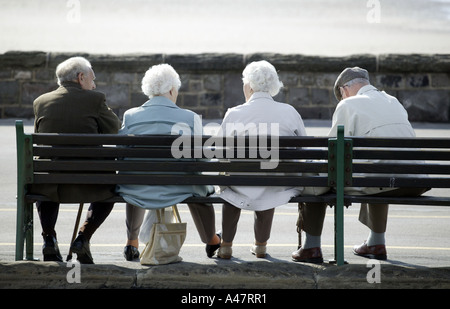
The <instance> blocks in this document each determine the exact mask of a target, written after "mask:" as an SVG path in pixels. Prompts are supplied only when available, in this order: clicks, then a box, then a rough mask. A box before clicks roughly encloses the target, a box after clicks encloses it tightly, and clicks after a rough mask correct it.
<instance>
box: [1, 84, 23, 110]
mask: <svg viewBox="0 0 450 309" xmlns="http://www.w3.org/2000/svg"><path fill="white" fill-rule="evenodd" d="M18 103H19V83H18V82H16V81H2V82H0V105H6V104H18Z"/></svg>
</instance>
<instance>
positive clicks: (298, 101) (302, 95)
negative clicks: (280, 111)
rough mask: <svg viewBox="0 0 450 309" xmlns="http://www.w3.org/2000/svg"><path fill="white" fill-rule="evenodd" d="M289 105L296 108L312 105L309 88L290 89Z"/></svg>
mask: <svg viewBox="0 0 450 309" xmlns="http://www.w3.org/2000/svg"><path fill="white" fill-rule="evenodd" d="M289 103H290V104H291V105H293V106H294V107H301V106H308V105H310V104H311V97H310V94H309V89H308V88H303V87H302V88H291V89H289Z"/></svg>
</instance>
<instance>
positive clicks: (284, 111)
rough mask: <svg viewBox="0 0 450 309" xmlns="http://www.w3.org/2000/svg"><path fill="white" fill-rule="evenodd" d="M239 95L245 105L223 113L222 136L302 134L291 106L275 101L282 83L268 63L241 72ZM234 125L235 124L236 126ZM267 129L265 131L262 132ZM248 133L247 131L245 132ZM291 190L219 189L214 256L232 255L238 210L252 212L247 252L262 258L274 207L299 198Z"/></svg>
mask: <svg viewBox="0 0 450 309" xmlns="http://www.w3.org/2000/svg"><path fill="white" fill-rule="evenodd" d="M242 75H243V79H242V80H243V92H244V96H245V100H246V102H245V103H244V104H242V105H239V106H236V107H233V108H231V109H229V110H228V111H227V113H226V114H225V117H224V119H223V121H222V125H221V132H222V134H224V135H225V136H233V135H237V136H245V135H257V134H261V133H263V134H266V135H271V136H303V135H306V131H305V127H304V124H303V120H302V117H301V116H300V114H299V113H298V112H297V111H296V110H295V108H293V107H292V106H291V105H289V104H286V103H280V102H276V101H275V100H274V99H273V97H274V96H275V95H277V94H278V92H279V91H280V88H281V87H282V86H283V83H282V82H281V81H280V80H279V77H278V74H277V72H276V70H275V68H274V66H273V65H272V64H270V63H269V62H267V61H264V60H263V61H257V62H252V63H250V64H249V65H247V67H246V68H245V69H244V71H243V74H242ZM237 124H238V125H237ZM266 128H267V129H268V130H267V131H265V132H262V130H265V129H266ZM249 129H250V130H251V132H249V131H248V130H249ZM300 193H301V188H295V187H279V186H275V187H256V186H232V187H222V188H221V193H220V194H221V195H220V196H221V197H222V198H223V199H224V200H225V201H227V203H225V204H224V205H223V208H222V233H223V234H222V244H221V247H220V248H219V252H218V253H217V255H218V257H220V258H224V259H229V258H231V256H232V242H233V239H234V237H235V234H236V228H237V224H238V221H239V217H240V213H241V210H242V209H244V210H253V211H255V218H254V232H255V244H254V245H253V246H252V248H251V252H252V253H253V254H255V255H256V257H260V258H261V257H265V256H266V244H267V240H268V239H269V237H270V231H271V227H272V220H273V215H274V210H275V207H277V206H280V205H283V204H286V203H287V202H288V201H289V200H290V199H291V197H293V196H296V195H299V194H300Z"/></svg>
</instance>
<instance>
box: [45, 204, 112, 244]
mask: <svg viewBox="0 0 450 309" xmlns="http://www.w3.org/2000/svg"><path fill="white" fill-rule="evenodd" d="M36 207H37V210H38V214H39V219H40V221H41V226H42V236H46V235H52V236H54V237H55V238H56V231H55V225H56V221H57V220H58V213H59V203H56V202H40V201H38V202H36ZM113 207H114V203H99V202H94V203H91V205H90V206H89V210H88V213H87V215H86V220H85V221H84V223H83V225H82V226H81V228H80V231H79V233H82V234H83V235H84V236H85V237H86V239H87V240H90V239H91V237H92V235H93V234H94V232H95V231H96V230H97V229H98V228H99V226H100V225H101V224H102V223H103V221H105V219H106V218H107V217H108V216H109V214H110V213H111V211H112V209H113Z"/></svg>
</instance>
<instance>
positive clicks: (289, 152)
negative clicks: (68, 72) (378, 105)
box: [33, 147, 328, 160]
mask: <svg viewBox="0 0 450 309" xmlns="http://www.w3.org/2000/svg"><path fill="white" fill-rule="evenodd" d="M255 153H256V155H258V157H260V153H259V152H255ZM33 155H34V156H39V157H44V158H62V157H67V158H87V157H91V158H117V157H119V158H120V157H128V158H168V159H173V155H172V152H171V150H170V148H138V147H136V148H115V147H83V148H80V147H35V148H34V149H33ZM277 155H278V158H279V159H282V160H283V159H286V160H288V159H327V158H328V152H327V151H326V150H317V149H298V150H295V149H280V150H279V152H278V154H277ZM191 157H192V158H194V155H192V154H191ZM222 157H226V154H225V153H224V154H223V155H222ZM245 157H246V158H248V157H249V155H248V150H247V152H246V153H245ZM231 158H239V157H238V155H237V154H234V156H233V157H231Z"/></svg>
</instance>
